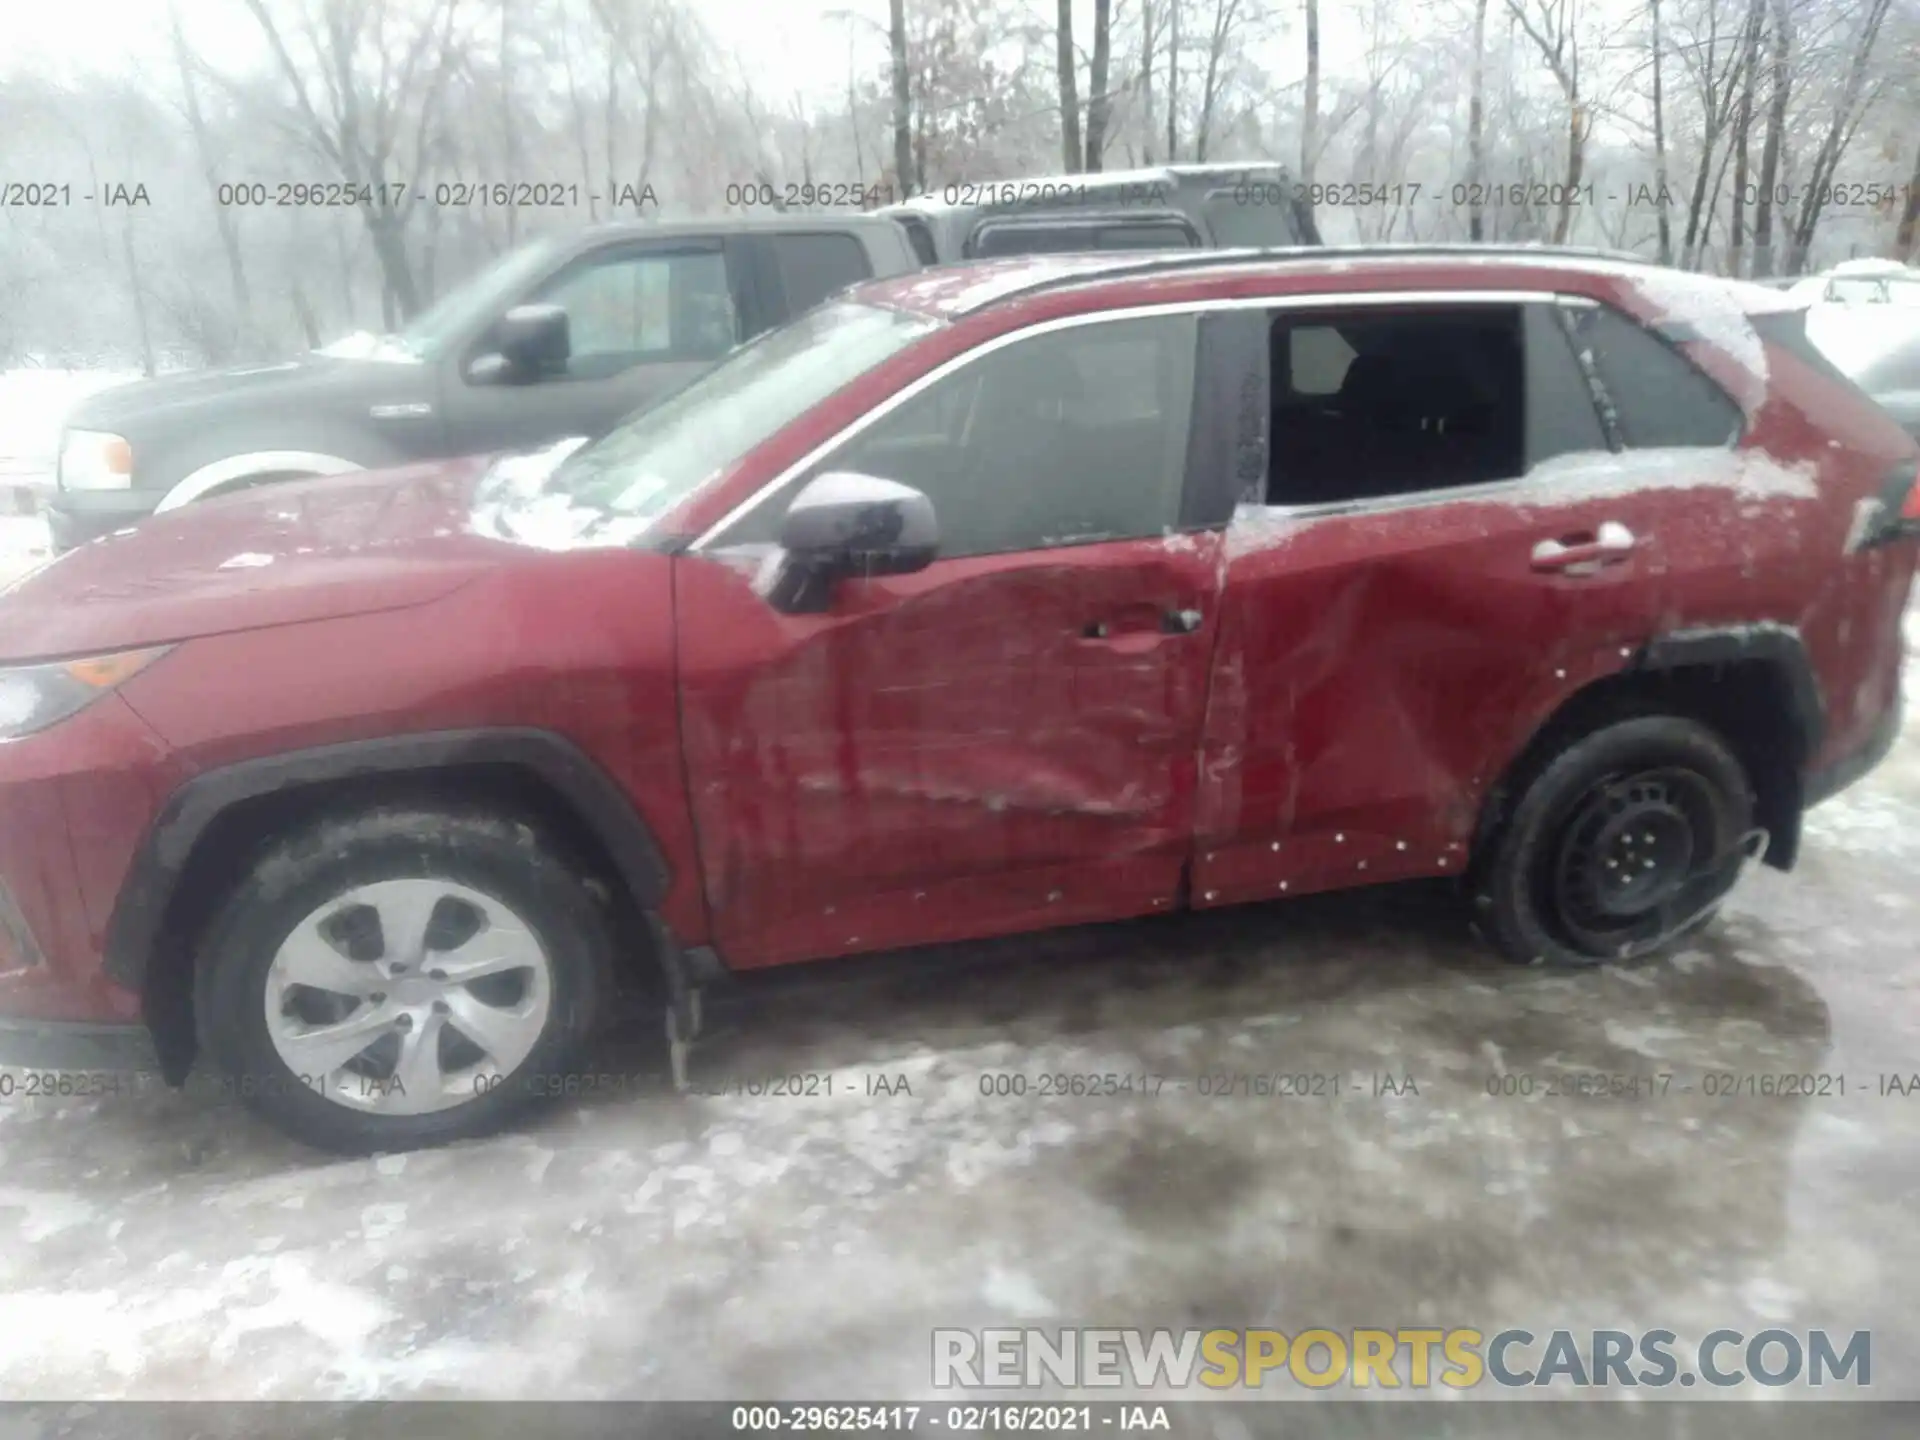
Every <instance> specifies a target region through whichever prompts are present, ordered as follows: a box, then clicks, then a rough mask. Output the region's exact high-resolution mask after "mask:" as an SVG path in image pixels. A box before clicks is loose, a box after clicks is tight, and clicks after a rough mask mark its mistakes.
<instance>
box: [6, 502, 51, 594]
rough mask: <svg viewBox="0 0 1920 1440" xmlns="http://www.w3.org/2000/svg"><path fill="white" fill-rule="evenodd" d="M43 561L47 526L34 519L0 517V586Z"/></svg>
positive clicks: (36, 517)
mask: <svg viewBox="0 0 1920 1440" xmlns="http://www.w3.org/2000/svg"><path fill="white" fill-rule="evenodd" d="M46 558H47V522H46V520H45V519H44V518H42V517H41V516H38V515H0V585H6V584H7V583H8V582H9V581H12V580H16V579H18V578H19V577H20V576H21V575H23V574H25V573H26V572H27V571H28V570H30V569H32V568H33V567H34V566H35V565H37V564H39V563H40V562H41V561H42V560H44V559H46Z"/></svg>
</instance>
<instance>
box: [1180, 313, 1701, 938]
mask: <svg viewBox="0 0 1920 1440" xmlns="http://www.w3.org/2000/svg"><path fill="white" fill-rule="evenodd" d="M1379 302H1384V303H1379ZM1343 306H1344V307H1345V308H1342V307H1343ZM1611 315H1612V312H1609V316H1611ZM1619 318H1620V319H1621V322H1622V323H1623V324H1626V325H1627V326H1628V328H1629V329H1630V330H1631V331H1633V333H1634V335H1635V336H1636V337H1638V339H1640V340H1644V341H1645V342H1646V343H1647V344H1648V345H1650V346H1652V347H1654V350H1656V351H1659V352H1660V354H1661V355H1663V356H1665V358H1666V359H1668V360H1669V361H1671V362H1673V363H1676V364H1678V365H1680V366H1681V367H1682V368H1683V369H1684V368H1685V362H1684V361H1681V360H1680V359H1679V357H1678V356H1677V354H1672V353H1671V352H1668V351H1665V350H1663V349H1662V346H1661V342H1660V341H1658V340H1656V339H1654V337H1652V336H1651V335H1649V334H1646V333H1645V332H1644V331H1640V330H1639V329H1638V327H1636V326H1633V325H1632V324H1631V322H1629V321H1626V320H1625V318H1624V317H1619ZM1584 343H1585V342H1584V341H1583V344H1584ZM1269 356H1270V369H1271V386H1272V394H1273V413H1272V432H1271V436H1270V446H1271V460H1270V474H1269V481H1268V493H1267V495H1266V496H1265V497H1263V499H1264V500H1265V501H1267V502H1268V503H1265V504H1259V505H1248V506H1245V507H1243V509H1242V511H1241V513H1240V515H1239V516H1238V517H1237V518H1236V521H1235V524H1234V527H1233V529H1232V531H1231V532H1230V551H1231V559H1230V560H1229V563H1228V568H1227V582H1226V588H1225V592H1224V595H1223V598H1222V604H1221V626H1222V629H1221V636H1220V642H1219V643H1220V653H1219V658H1218V661H1217V670H1218V674H1219V676H1220V680H1219V681H1218V682H1216V685H1215V691H1214V697H1213V701H1212V703H1211V706H1210V709H1209V714H1208V719H1207V735H1206V741H1205V750H1206V756H1205V760H1204V762H1203V764H1202V767H1201V773H1202V776H1203V785H1202V791H1201V796H1200V818H1199V827H1198V849H1197V851H1196V859H1195V872H1194V881H1193V893H1194V897H1195V900H1196V902H1197V903H1200V904H1207V903H1222V904H1224V903H1228V902H1231V901H1237V900H1250V899H1258V898H1272V897H1275V896H1278V895H1281V894H1298V893H1301V892H1303V891H1311V890H1319V889H1328V888H1335V887H1340V886H1346V885H1353V884H1362V883H1367V882H1369V881H1373V880H1386V879H1393V878H1396V877H1409V876H1422V875H1445V874H1449V873H1458V872H1459V870H1460V868H1461V866H1462V865H1463V864H1464V863H1465V861H1466V859H1467V852H1468V846H1469V845H1470V843H1471V839H1472V835H1473V829H1474V826H1475V823H1476V821H1477V819H1478V816H1479V813H1480V806H1481V802H1482V800H1483V798H1484V797H1485V795H1486V794H1487V791H1488V789H1489V787H1490V786H1491V785H1492V784H1493V783H1494V782H1495V781H1496V780H1497V779H1498V778H1499V775H1500V773H1501V770H1502V768H1503V767H1504V766H1505V765H1506V764H1507V763H1508V761H1509V760H1510V759H1511V758H1512V757H1513V755H1514V754H1515V753H1516V752H1517V750H1518V748H1519V746H1521V745H1522V744H1523V743H1524V742H1525V740H1526V738H1527V737H1528V736H1529V735H1531V733H1532V732H1533V730H1534V728H1535V726H1537V725H1538V724H1539V723H1540V722H1541V721H1542V720H1543V719H1544V718H1545V717H1546V716H1547V715H1549V714H1550V713H1551V712H1552V710H1553V709H1554V708H1555V707H1556V706H1557V705H1558V704H1559V703H1560V702H1561V701H1562V700H1563V699H1565V698H1566V697H1567V696H1569V695H1571V694H1572V693H1573V692H1574V691H1575V690H1577V689H1578V688H1579V687H1580V686H1582V685H1584V684H1586V683H1588V682H1590V681H1592V680H1595V679H1597V678H1599V677H1601V676H1603V675H1606V674H1608V673H1611V672H1613V671H1615V670H1618V669H1620V668H1621V667H1622V666H1623V665H1625V664H1626V663H1627V662H1626V658H1625V657H1626V656H1627V655H1628V654H1630V653H1631V652H1632V651H1633V650H1635V649H1636V648H1637V647H1639V646H1640V645H1641V644H1642V643H1643V642H1645V641H1646V640H1647V639H1648V638H1650V637H1651V636H1652V635H1653V634H1655V633H1656V632H1657V631H1658V630H1659V628H1660V627H1661V625H1662V622H1663V614H1664V610H1665V607H1666V603H1667V600H1668V598H1669V597H1668V594H1667V590H1666V579H1665V577H1666V570H1667V564H1668V561H1669V559H1670V557H1673V556H1675V555H1684V554H1686V553H1688V552H1689V550H1690V549H1693V548H1697V544H1696V542H1698V541H1699V540H1700V539H1701V538H1702V537H1701V536H1700V535H1698V534H1696V533H1694V531H1695V530H1696V529H1697V527H1698V525H1699V524H1702V523H1705V522H1704V521H1702V520H1701V518H1700V517H1701V516H1703V515H1704V514H1706V511H1705V510H1703V509H1702V508H1701V506H1700V505H1699V504H1698V503H1696V502H1694V501H1692V500H1690V499H1687V498H1684V496H1682V495H1676V494H1675V493H1673V486H1674V485H1675V484H1676V483H1680V484H1684V482H1685V481H1686V480H1687V479H1688V478H1689V477H1688V474H1687V472H1688V471H1689V469H1690V468H1700V469H1702V471H1703V473H1704V470H1706V469H1711V468H1712V467H1715V466H1717V465H1724V464H1727V463H1736V462H1735V457H1733V456H1732V454H1731V453H1730V452H1729V451H1728V449H1727V442H1728V440H1729V439H1730V438H1731V435H1730V432H1731V430H1732V429H1735V428H1737V423H1738V411H1737V410H1736V409H1734V408H1733V406H1732V402H1731V401H1728V400H1727V399H1726V397H1725V396H1724V395H1719V392H1718V391H1717V390H1714V389H1713V388H1712V386H1711V382H1706V381H1705V379H1704V377H1702V376H1699V375H1697V373H1695V374H1693V378H1694V379H1695V380H1698V381H1701V382H1702V383H1704V384H1705V385H1706V387H1707V389H1708V390H1709V391H1711V393H1712V395H1715V396H1718V402H1719V406H1720V407H1723V408H1715V405H1714V402H1713V400H1712V399H1711V398H1708V397H1707V396H1705V395H1702V396H1701V397H1700V398H1699V399H1698V401H1697V404H1695V406H1694V407H1693V409H1692V410H1691V411H1689V414H1690V415H1691V416H1692V417H1693V433H1692V437H1691V441H1690V440H1689V438H1688V436H1687V435H1686V434H1685V433H1679V434H1668V435H1666V436H1665V437H1664V446H1663V448H1662V449H1661V450H1660V452H1659V454H1658V455H1657V456H1647V457H1643V458H1636V457H1635V456H1634V455H1633V454H1632V452H1631V450H1628V451H1626V453H1619V454H1616V453H1615V449H1616V448H1617V447H1619V446H1620V445H1622V444H1631V443H1632V440H1631V437H1628V439H1627V440H1626V441H1625V442H1623V441H1621V440H1619V439H1618V437H1617V433H1613V434H1610V433H1609V428H1608V425H1607V423H1604V422H1603V419H1602V417H1601V415H1600V414H1599V413H1598V410H1597V407H1596V405H1595V403H1594V399H1593V390H1592V388H1591V387H1590V385H1589V382H1588V376H1587V374H1586V373H1585V371H1584V370H1583V367H1582V362H1581V360H1580V359H1579V357H1578V355H1577V354H1576V352H1575V350H1574V347H1573V345H1572V344H1570V343H1569V336H1568V331H1567V328H1566V327H1565V325H1564V324H1563V319H1562V315H1561V307H1560V306H1559V305H1558V304H1557V303H1556V302H1555V300H1554V297H1552V296H1548V295H1541V296H1540V297H1538V298H1537V299H1525V298H1523V297H1519V296H1510V297H1503V298H1495V297H1483V298H1481V299H1474V298H1472V297H1449V298H1441V297H1437V296H1436V297H1432V298H1431V299H1423V298H1419V297H1390V296H1372V297H1368V296H1360V297H1352V298H1351V299H1350V300H1348V301H1342V302H1338V303H1336V304H1333V305H1324V304H1323V305H1317V306H1305V305H1303V306H1300V307H1297V308H1290V309H1286V310H1276V311H1274V312H1272V331H1271V346H1270V350H1269ZM1658 358H1660V357H1659V356H1654V357H1648V356H1641V355H1638V354H1637V353H1636V358H1635V363H1636V364H1647V363H1650V360H1657V359H1658ZM1690 373H1691V372H1690ZM1649 383H1654V384H1658V385H1664V386H1665V387H1666V388H1667V389H1668V391H1669V392H1672V391H1673V390H1674V388H1675V386H1676V385H1677V384H1679V383H1680V382H1679V381H1677V380H1675V379H1673V378H1671V377H1668V376H1667V375H1666V372H1664V371H1662V372H1660V377H1659V378H1658V379H1657V380H1656V379H1654V378H1653V377H1649ZM1692 394H1693V392H1691V391H1689V392H1687V395H1688V396H1691V395H1692ZM1675 403H1676V404H1681V405H1685V404H1686V403H1687V398H1686V396H1678V395H1676V397H1675ZM1682 429H1683V432H1684V426H1683V427H1682ZM1689 444H1692V445H1693V446H1694V447H1695V448H1692V449H1687V448H1685V447H1686V446H1688V445H1689ZM1676 449H1677V450H1678V453H1676ZM1643 471H1644V473H1643ZM1649 480H1651V481H1652V483H1650V484H1649V483H1647V481H1649ZM1721 493H1723V494H1724V493H1725V492H1721ZM1683 529H1684V531H1685V533H1682V530H1683Z"/></svg>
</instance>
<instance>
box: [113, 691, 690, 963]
mask: <svg viewBox="0 0 1920 1440" xmlns="http://www.w3.org/2000/svg"><path fill="white" fill-rule="evenodd" d="M461 765H512V766H518V767H520V768H522V769H525V770H528V771H531V772H532V773H533V774H534V775H536V776H538V777H539V778H540V779H541V780H543V781H545V782H546V783H547V784H549V785H551V786H552V787H553V788H554V790H555V791H556V792H558V793H559V795H560V796H561V798H562V799H564V800H565V801H566V802H567V803H568V804H569V805H571V806H572V807H573V809H574V811H575V813H576V814H577V815H578V816H579V817H580V819H581V820H582V821H583V822H584V823H585V824H586V825H587V826H588V827H589V828H590V829H591V830H592V831H593V833H594V835H595V836H596V837H597V838H598V839H599V840H600V842H601V843H602V844H603V845H605V846H606V848H607V853H608V854H609V855H610V856H611V857H612V859H613V863H614V865H615V867H616V868H617V869H618V870H619V872H620V878H621V879H622V880H623V881H624V882H625V883H626V885H627V886H628V887H629V889H630V891H631V893H632V894H633V897H634V899H635V901H636V903H637V904H639V905H640V906H641V908H642V909H646V910H651V909H653V908H654V907H656V906H657V905H658V904H659V903H660V901H661V899H662V898H663V897H664V896H665V895H666V892H667V882H668V879H669V877H670V872H669V871H668V869H667V863H666V859H665V857H664V856H663V855H662V853H661V850H660V846H659V843H658V842H657V841H656V840H655V839H654V837H653V832H652V831H651V830H649V829H648V828H647V824H646V822H645V821H644V820H643V819H642V818H641V817H640V814H639V812H638V811H637V810H635V809H634V807H633V803H632V802H631V801H630V800H629V799H628V798H627V795H626V793H625V792H624V791H623V790H621V788H620V786H619V784H618V783H617V782H616V781H615V780H614V779H613V777H612V776H611V775H609V774H607V772H606V771H605V770H604V769H602V768H601V767H600V765H599V764H598V763H596V762H595V761H594V760H593V759H592V758H591V757H590V756H589V755H588V754H587V753H586V752H585V751H584V750H582V749H581V748H580V747H579V746H577V745H575V744H574V743H573V742H572V741H571V740H568V739H567V738H566V737H565V736H562V735H558V734H555V733H554V732H553V731H551V730H540V729H533V728H518V727H516V728H500V729H483V730H435V731H425V732H422V733H419V734H413V735H392V736H384V737H381V738H379V739H373V740H352V741H347V742H346V743H344V744H339V745H322V746H318V747H315V748H313V749H308V750H294V751H289V752H287V753H285V754H280V755H268V756H263V757H261V758H259V759H256V760H243V761H240V762H239V763H237V764H233V765H227V766H223V767H221V768H220V769H217V770H208V771H205V772H203V773H202V774H199V775H196V776H194V778H193V779H191V780H189V781H187V782H186V783H185V784H184V785H182V786H180V788H179V789H177V790H175V791H174V792H173V794H172V795H171V796H169V797H168V798H167V801H166V803H165V804H164V805H163V806H162V807H161V809H160V813H159V815H158V816H157V817H156V818H155V819H154V821H153V823H152V824H151V825H150V826H149V827H148V829H147V833H146V836H145V838H144V839H143V840H142V841H141V843H140V849H139V850H138V852H136V853H135V855H134V858H133V863H132V865H131V866H130V867H129V868H128V871H127V877H126V880H125V881H124V882H123V883H122V885H121V887H120V896H119V899H118V900H117V901H116V902H115V903H114V907H113V914H112V916H111V917H110V918H109V920H108V922H107V937H106V946H105V957H104V964H105V969H106V973H107V974H108V976H109V977H111V978H112V979H113V980H115V981H117V982H118V983H119V984H121V985H125V986H127V987H128V988H129V989H133V990H139V989H140V988H141V987H142V985H143V983H144V981H145V979H146V970H147V962H148V959H149V958H150V957H151V955H152V953H153V948H154V945H155V943H156V941H157V940H158V939H159V935H160V927H161V925H162V924H163V923H164V921H165V919H166V914H167V909H168V907H169V906H170V905H171V904H172V902H173V897H174V892H175V890H176V888H177V887H178V885H179V881H180V876H181V874H182V873H183V872H184V870H185V868H186V864H187V860H188V858H189V857H190V856H191V855H192V854H193V849H194V846H195V845H196V844H197V843H198V842H199V840H200V838H201V837H202V836H203V835H205V834H206V832H207V829H208V827H209V826H211V825H212V824H213V822H214V821H215V820H216V819H218V818H219V816H220V815H221V814H222V813H223V812H225V811H226V810H227V809H229V808H230V807H232V806H234V805H236V804H239V803H241V802H243V801H246V800H252V799H256V798H258V797H260V796H262V795H270V794H275V793H278V792H281V791H284V790H288V789H295V788H303V787H306V786H310V785H324V784H327V783H329V782H333V781H339V780H351V779H357V778H363V777H366V776H370V775H385V774H396V773H409V774H418V773H422V772H431V771H433V770H440V769H447V768H450V767H454V766H461Z"/></svg>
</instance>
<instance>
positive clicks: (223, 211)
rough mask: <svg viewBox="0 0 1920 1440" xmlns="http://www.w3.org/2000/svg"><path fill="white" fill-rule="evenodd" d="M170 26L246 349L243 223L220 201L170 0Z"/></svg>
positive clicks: (250, 337)
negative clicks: (240, 228)
mask: <svg viewBox="0 0 1920 1440" xmlns="http://www.w3.org/2000/svg"><path fill="white" fill-rule="evenodd" d="M167 28H168V31H169V36H170V38H171V40H172V42H173V63H174V68H175V69H176V70H177V71H178V72H179V75H180V94H181V99H182V101H183V102H184V109H185V113H186V117H187V127H188V129H189V130H190V131H191V132H192V135H193V148H194V153H195V154H197V155H198V156H199V157H200V168H201V173H202V174H204V175H205V176H206V181H207V191H208V194H209V195H210V196H211V198H212V200H213V224H214V229H215V231H216V232H217V233H218V235H219V236H220V249H221V253H222V254H224V255H225V256H226V260H227V281H228V284H229V285H231V287H232V289H233V310H234V328H235V330H236V332H237V336H238V340H239V343H240V346H241V348H242V349H249V350H250V349H251V348H252V346H253V344H254V334H253V328H254V326H253V295H252V293H251V291H250V290H249V288H248V285H247V265H246V260H245V258H244V257H243V256H242V254H241V251H240V234H239V227H238V226H237V225H236V224H235V222H234V211H233V207H232V206H230V205H222V204H221V203H220V168H219V163H218V161H217V160H216V158H215V156H214V146H213V140H212V138H211V135H210V132H209V130H208V128H207V118H206V113H205V112H204V111H203V110H202V109H201V107H200V89H199V83H198V78H197V76H196V73H195V71H196V69H197V67H196V64H195V62H194V59H193V54H192V51H191V50H189V48H188V46H187V38H186V35H185V34H184V33H183V32H182V30H181V28H180V10H179V7H178V6H177V5H175V4H174V3H172V0H169V3H168V5H167Z"/></svg>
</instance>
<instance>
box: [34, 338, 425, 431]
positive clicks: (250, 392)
mask: <svg viewBox="0 0 1920 1440" xmlns="http://www.w3.org/2000/svg"><path fill="white" fill-rule="evenodd" d="M381 353H382V355H383V357H385V358H380V359H375V358H368V357H360V356H347V355H337V354H323V353H321V352H319V351H315V352H313V353H312V354H310V355H303V356H301V357H300V358H299V359H297V360H282V361H279V362H277V363H275V364H257V365H234V366H229V367H227V368H226V369H223V370H192V371H188V372H187V373H185V374H183V375H162V376H160V377H158V378H157V379H153V380H135V381H132V382H131V383H129V384H125V385H114V386H111V387H109V388H108V389H105V390H99V391H96V392H94V393H93V394H91V395H89V396H87V397H86V398H85V399H83V400H81V401H80V403H79V404H77V405H75V406H74V407H73V409H72V410H71V411H70V412H69V413H68V415H67V419H66V423H67V425H68V427H69V428H71V429H75V430H108V431H113V432H115V433H118V432H120V431H123V430H125V429H126V428H127V427H128V426H130V425H131V426H134V427H136V428H137V427H138V426H139V424H140V422H142V421H149V420H153V419H156V418H163V417H166V416H169V415H172V414H174V413H176V412H191V411H194V410H197V409H199V408H201V407H203V406H208V405H228V404H231V403H233V402H235V401H242V400H244V401H245V402H246V403H247V404H249V405H253V404H260V403H271V402H284V401H287V400H290V399H292V398H293V397H294V396H297V395H300V394H303V393H306V392H308V391H324V390H329V389H332V388H333V387H335V386H338V385H343V384H344V385H354V384H356V383H358V382H359V381H361V380H362V379H363V378H364V377H366V376H368V375H369V374H370V373H371V372H373V371H375V370H386V371H388V373H392V367H393V365H394V363H395V360H394V359H393V358H392V354H393V353H394V352H381ZM400 363H402V364H404V365H407V366H409V367H410V366H411V365H414V364H417V363H418V362H416V361H406V362H400Z"/></svg>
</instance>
